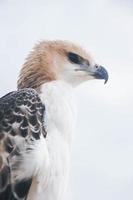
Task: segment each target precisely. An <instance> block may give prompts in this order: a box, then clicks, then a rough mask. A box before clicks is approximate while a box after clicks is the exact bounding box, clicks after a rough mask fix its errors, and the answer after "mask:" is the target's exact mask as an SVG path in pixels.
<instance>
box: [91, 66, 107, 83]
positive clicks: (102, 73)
mask: <svg viewBox="0 0 133 200" xmlns="http://www.w3.org/2000/svg"><path fill="white" fill-rule="evenodd" d="M94 77H95V78H96V79H104V80H105V82H104V84H105V83H107V81H108V78H109V75H108V72H107V70H106V69H105V68H104V67H102V66H98V68H97V70H96V71H95V73H94Z"/></svg>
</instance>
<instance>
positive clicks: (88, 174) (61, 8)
mask: <svg viewBox="0 0 133 200" xmlns="http://www.w3.org/2000/svg"><path fill="white" fill-rule="evenodd" d="M40 39H67V40H71V41H73V42H76V43H79V44H81V45H82V46H83V47H85V48H86V49H87V50H88V51H89V52H91V54H92V55H93V57H94V58H95V59H96V60H97V62H98V63H100V64H101V65H103V66H105V67H106V68H107V69H108V71H109V75H110V79H109V81H108V83H107V84H106V85H104V84H103V81H99V80H95V81H90V82H87V83H86V84H83V85H81V86H80V87H79V88H77V90H76V102H77V105H78V120H77V131H76V134H75V141H74V144H73V154H72V171H71V189H70V199H71V200H82V199H86V200H133V1H132V0H125V1H124V0H101V1H100V0H82V1H81V0H80V1H79V0H66V1H65V0H62V1H61V0H21V1H20V0H19V1H18V0H0V62H1V64H0V96H2V95H4V94H5V93H7V92H9V91H11V90H15V89H16V80H17V76H18V72H19V70H20V67H21V66H22V64H23V62H24V59H25V57H26V55H27V53H28V52H29V50H30V49H31V48H32V47H33V45H34V43H36V41H38V40H40Z"/></svg>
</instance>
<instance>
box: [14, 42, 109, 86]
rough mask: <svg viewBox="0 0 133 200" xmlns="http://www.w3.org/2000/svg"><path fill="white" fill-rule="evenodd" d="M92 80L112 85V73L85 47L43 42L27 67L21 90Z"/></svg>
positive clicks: (37, 47)
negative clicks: (110, 80)
mask: <svg viewBox="0 0 133 200" xmlns="http://www.w3.org/2000/svg"><path fill="white" fill-rule="evenodd" d="M91 79H104V80H105V83H106V82H107V81H108V72H107V71H106V69H105V68H104V67H103V66H101V65H99V64H97V63H96V62H95V61H94V60H93V58H92V57H91V55H90V54H89V53H87V52H86V51H85V50H84V49H83V48H82V47H80V46H79V45H76V44H74V43H71V42H68V41H60V40H56V41H43V42H40V43H39V44H37V45H36V46H35V47H34V49H33V51H32V52H31V53H30V55H29V56H28V57H27V59H26V62H25V63H24V65H23V67H22V70H21V73H20V77H19V80H18V88H27V87H31V88H34V89H37V88H39V87H40V86H41V85H42V84H44V83H46V82H49V81H53V80H62V81H65V82H67V83H69V84H70V85H72V86H77V85H79V84H80V83H82V82H85V81H88V80H91Z"/></svg>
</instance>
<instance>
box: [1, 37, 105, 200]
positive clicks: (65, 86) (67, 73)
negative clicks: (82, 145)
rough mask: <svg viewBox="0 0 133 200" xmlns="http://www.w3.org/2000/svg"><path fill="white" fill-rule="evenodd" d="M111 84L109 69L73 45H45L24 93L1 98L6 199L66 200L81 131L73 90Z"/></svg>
mask: <svg viewBox="0 0 133 200" xmlns="http://www.w3.org/2000/svg"><path fill="white" fill-rule="evenodd" d="M90 79H104V80H105V82H107V80H108V73H107V71H106V69H105V68H104V67H102V66H101V65H99V64H97V63H96V62H95V61H94V60H93V58H92V57H91V56H90V54H89V53H87V52H86V51H85V50H84V49H82V47H80V46H79V45H76V44H74V43H72V42H69V41H61V40H56V41H41V42H39V43H38V44H36V45H35V47H34V48H33V50H32V51H31V52H30V54H29V55H28V57H27V59H26V61H25V63H24V65H23V66H22V69H21V71H20V76H19V78H18V84H17V86H18V89H17V90H16V91H13V92H10V93H9V94H7V95H5V96H3V97H2V98H0V200H63V199H64V196H65V195H64V194H65V191H66V188H67V179H68V174H69V159H70V148H71V143H72V136H73V132H74V127H75V103H74V100H73V90H74V88H75V87H77V86H78V85H80V84H81V83H83V82H85V81H88V80H90Z"/></svg>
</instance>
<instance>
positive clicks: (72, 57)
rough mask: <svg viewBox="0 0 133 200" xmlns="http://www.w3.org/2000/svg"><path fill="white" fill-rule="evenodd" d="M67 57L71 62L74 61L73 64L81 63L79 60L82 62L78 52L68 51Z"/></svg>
mask: <svg viewBox="0 0 133 200" xmlns="http://www.w3.org/2000/svg"><path fill="white" fill-rule="evenodd" d="M68 59H69V60H70V61H71V62H72V63H75V64H81V62H82V59H81V57H80V56H79V55H78V54H76V53H72V52H69V53H68Z"/></svg>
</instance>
